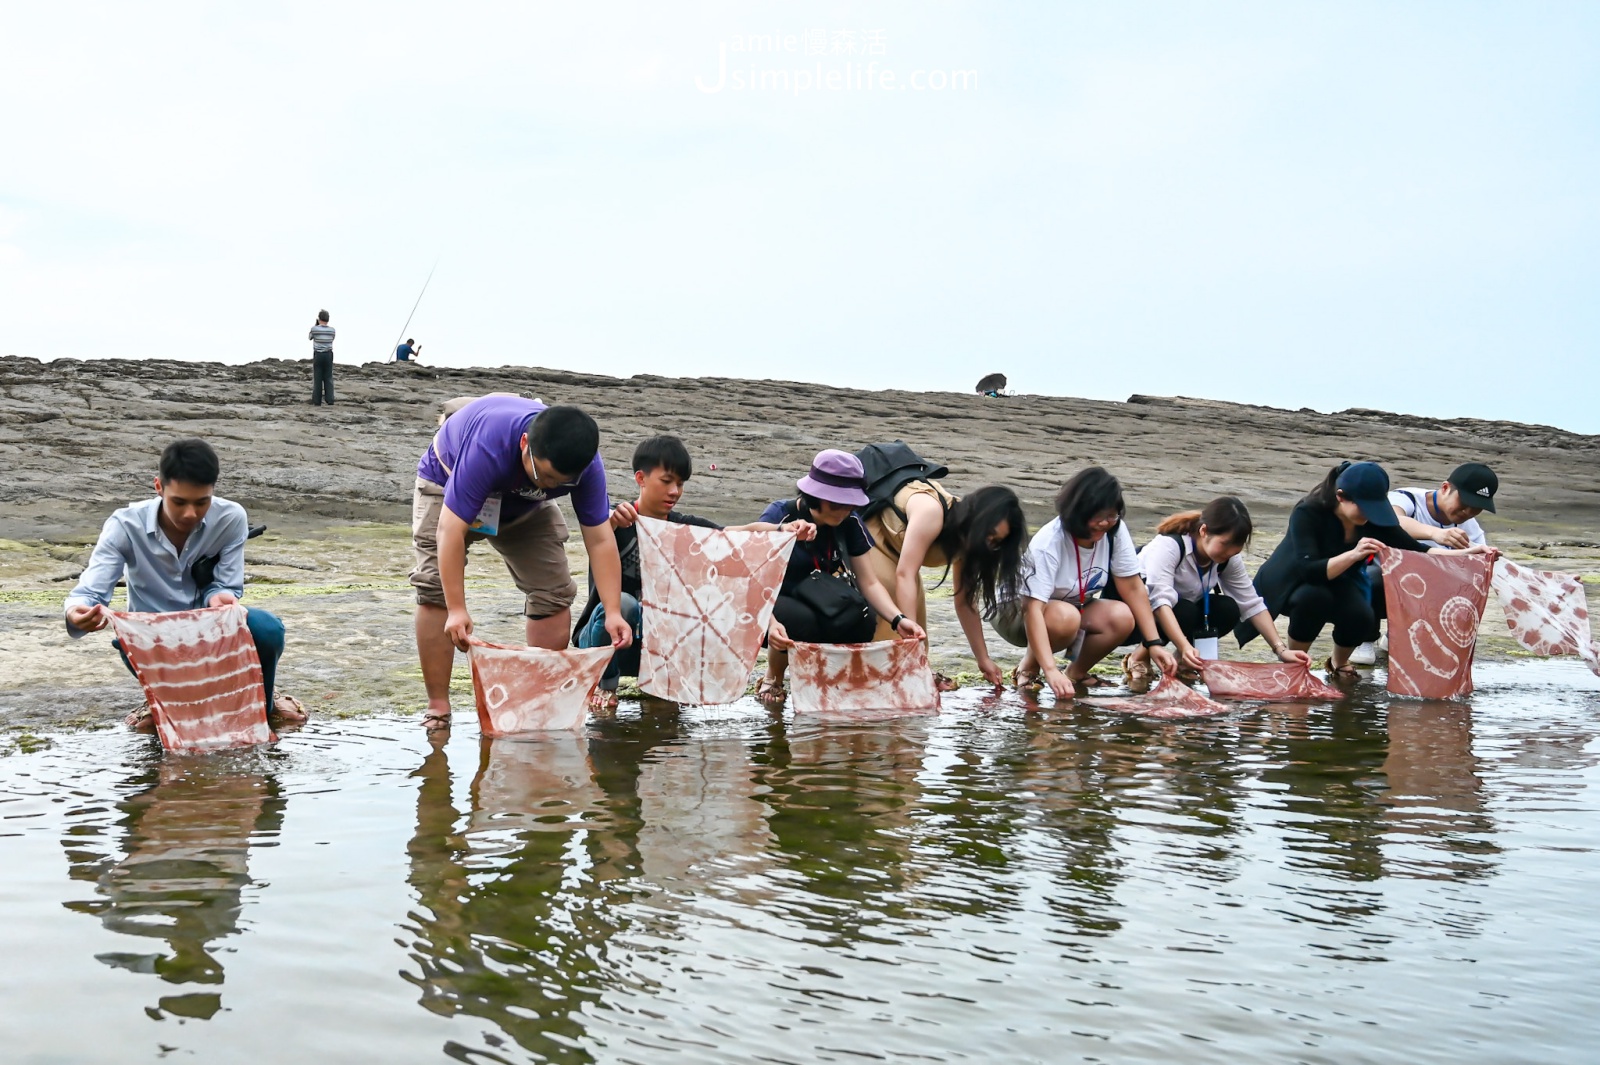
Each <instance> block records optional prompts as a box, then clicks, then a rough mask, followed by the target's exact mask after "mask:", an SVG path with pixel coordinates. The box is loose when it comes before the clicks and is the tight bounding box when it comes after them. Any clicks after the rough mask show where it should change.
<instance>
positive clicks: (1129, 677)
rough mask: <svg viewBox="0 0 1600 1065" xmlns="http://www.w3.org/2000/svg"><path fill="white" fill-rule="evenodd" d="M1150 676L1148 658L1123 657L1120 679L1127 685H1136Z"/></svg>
mask: <svg viewBox="0 0 1600 1065" xmlns="http://www.w3.org/2000/svg"><path fill="white" fill-rule="evenodd" d="M1150 674H1151V669H1150V660H1149V659H1148V658H1138V659H1136V658H1134V657H1133V656H1132V655H1126V656H1124V657H1123V659H1122V679H1123V680H1124V681H1126V682H1127V683H1129V684H1137V683H1139V682H1140V681H1146V680H1149V679H1150Z"/></svg>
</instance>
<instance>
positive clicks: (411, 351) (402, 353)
mask: <svg viewBox="0 0 1600 1065" xmlns="http://www.w3.org/2000/svg"><path fill="white" fill-rule="evenodd" d="M416 353H417V352H416V349H415V348H413V347H412V346H411V345H410V344H401V345H400V346H399V347H398V348H395V349H394V357H395V358H396V359H398V360H399V361H401V362H410V361H411V356H413V355H415V354H416Z"/></svg>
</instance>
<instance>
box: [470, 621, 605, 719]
mask: <svg viewBox="0 0 1600 1065" xmlns="http://www.w3.org/2000/svg"><path fill="white" fill-rule="evenodd" d="M470 642H471V644H472V650H471V653H470V655H469V656H468V657H469V659H470V661H471V663H472V694H473V696H474V698H476V699H477V703H478V727H479V728H480V729H482V730H483V734H484V735H485V736H514V735H516V734H517V733H519V732H550V731H559V730H572V729H579V728H582V727H583V723H584V720H585V718H586V717H587V715H588V712H589V693H590V692H592V691H594V689H595V687H596V686H597V685H599V683H600V674H602V673H604V672H605V671H606V664H607V663H609V662H610V661H611V656H612V654H613V653H614V652H613V650H612V648H611V647H609V646H605V647H590V648H571V649H569V650H565V651H549V650H546V649H545V648H543V647H511V646H508V645H506V644H500V643H486V642H484V641H483V640H478V639H472V640H471V641H470Z"/></svg>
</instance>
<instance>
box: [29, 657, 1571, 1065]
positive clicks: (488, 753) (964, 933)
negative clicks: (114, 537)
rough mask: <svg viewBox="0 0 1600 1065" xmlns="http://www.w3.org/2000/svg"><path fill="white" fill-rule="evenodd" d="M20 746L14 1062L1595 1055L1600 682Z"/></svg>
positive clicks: (645, 709)
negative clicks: (498, 733) (1174, 717)
mask: <svg viewBox="0 0 1600 1065" xmlns="http://www.w3.org/2000/svg"><path fill="white" fill-rule="evenodd" d="M1478 683H1479V687H1480V690H1479V691H1478V692H1477V693H1476V694H1475V695H1474V696H1473V697H1472V699H1471V701H1470V704H1469V705H1456V704H1445V703H1423V702H1414V701H1408V700H1399V699H1395V700H1391V699H1390V698H1389V697H1388V696H1387V695H1385V694H1384V693H1383V691H1382V688H1381V673H1380V674H1378V677H1377V679H1376V680H1372V679H1369V680H1367V681H1365V682H1363V684H1362V685H1361V686H1360V687H1359V688H1358V689H1357V692H1356V694H1355V696H1354V697H1353V698H1352V699H1350V700H1348V701H1347V702H1345V703H1341V704H1339V705H1336V706H1333V707H1328V706H1313V707H1281V706H1280V707H1254V708H1245V709H1242V710H1241V711H1240V712H1238V713H1236V714H1233V715H1229V716H1228V717H1226V718H1222V719H1216V720H1206V721H1190V722H1180V723H1167V722H1141V721H1137V720H1133V719H1130V718H1127V717H1123V716H1120V715H1113V714H1109V713H1105V712H1102V711H1097V710H1089V709H1086V708H1083V707H1064V708H1061V709H1057V708H1054V707H1053V706H1050V705H1049V704H1048V700H1047V701H1046V706H1045V707H1044V708H1043V710H1042V712H1041V711H1038V710H1035V711H1032V712H1030V711H1029V710H1028V709H1027V707H1026V705H1025V704H1024V702H1023V701H1022V700H1021V699H1020V698H1019V696H1017V694H1016V693H1014V692H1011V693H1007V694H1005V695H1003V696H997V695H995V694H994V693H992V692H990V691H988V690H987V689H984V690H967V691H962V692H958V693H955V694H953V695H949V696H946V706H945V709H944V711H943V712H942V713H940V714H938V715H935V716H915V717H901V718H896V719H892V720H879V721H817V720H813V719H805V718H799V719H797V718H796V717H795V716H794V715H793V714H784V715H775V714H772V713H769V712H768V711H767V710H765V709H764V708H762V707H760V706H758V705H756V704H754V703H751V702H746V703H741V704H738V705H735V706H733V707H728V708H720V709H701V708H689V709H684V710H681V711H680V710H678V709H677V708H674V707H671V706H670V705H667V704H657V703H646V704H645V705H643V706H642V707H641V706H640V705H638V704H630V703H627V702H625V703H624V705H623V707H622V709H621V710H620V711H619V712H618V714H617V715H616V717H615V718H606V719H602V720H596V721H594V722H592V723H591V725H590V727H589V728H588V730H587V732H586V733H585V734H584V735H582V736H562V737H551V738H546V739H540V740H534V741H513V740H497V741H486V740H481V739H480V738H479V736H478V735H477V728H476V723H475V721H473V720H472V719H471V718H470V716H469V715H467V714H463V713H458V715H457V718H456V729H455V735H454V736H453V737H452V738H451V739H450V741H449V743H448V744H447V745H445V746H444V747H442V748H439V749H434V748H433V747H432V746H430V744H429V743H428V741H427V740H426V739H425V738H424V736H423V734H422V731H421V729H420V728H418V727H417V726H416V725H415V724H413V723H411V722H402V721H398V720H394V719H390V718H368V719H362V720H356V721H342V722H326V723H319V724H316V725H314V726H312V727H310V728H308V729H306V730H304V731H302V732H299V733H295V734H289V735H286V736H285V737H284V738H283V739H282V741H281V742H280V743H278V744H277V745H276V746H274V747H271V748H268V749H262V750H255V751H245V752H232V753H224V754H218V755H211V756H205V757H192V758H188V757H175V756H167V755H164V754H163V753H162V752H161V750H160V749H159V747H158V746H157V745H156V743H155V741H154V740H153V739H150V738H148V737H142V736H135V735H133V734H130V733H127V732H125V731H123V730H121V729H112V730H107V731H102V732H92V733H62V734H58V735H55V736H54V737H52V739H53V744H52V746H50V747H49V748H48V749H46V750H42V751H37V752H35V753H31V754H16V755H13V756H11V757H7V758H0V956H3V957H4V958H5V963H4V965H0V1001H3V1002H4V1004H5V1006H4V1010H3V1013H0V1048H3V1050H0V1058H3V1059H4V1060H5V1061H8V1062H73V1063H77V1062H101V1061H104V1062H137V1061H153V1060H193V1061H203V1062H213V1061H256V1062H260V1061H341V1062H342V1061H384V1062H413V1061H414V1062H427V1061H447V1060H450V1059H455V1060H459V1061H466V1062H525V1061H556V1062H591V1061H593V1062H649V1063H655V1062H673V1061H681V1062H694V1063H699V1062H819V1061H848V1062H855V1061H907V1062H995V1061H1005V1062H1025V1061H1039V1062H1076V1061H1089V1062H1094V1061H1097V1062H1175V1061H1183V1062H1229V1063H1237V1062H1246V1063H1255V1062H1261V1063H1280V1062H1300V1061H1303V1062H1330V1063H1332V1062H1338V1063H1341V1065H1347V1063H1351V1062H1397V1063H1398V1062H1404V1063H1407V1065H1412V1063H1418V1062H1433V1061H1438V1062H1495V1063H1505V1062H1540V1063H1545V1062H1592V1061H1595V1060H1596V1057H1597V1055H1600V1050H1597V1049H1596V1048H1597V1047H1600V1010H1596V1008H1595V1005H1594V1002H1595V998H1596V992H1597V991H1600V976H1597V975H1596V960H1597V959H1600V916H1597V914H1596V912H1595V897H1596V896H1595V885H1596V884H1597V883H1600V854H1597V851H1596V847H1597V844H1600V827H1597V810H1600V793H1597V785H1600V769H1597V768H1596V767H1597V764H1600V682H1597V681H1596V680H1595V678H1594V677H1592V676H1591V675H1590V674H1588V673H1587V672H1586V671H1585V670H1584V669H1582V668H1581V667H1580V666H1577V665H1574V664H1572V663H1565V662H1563V663H1543V662H1540V663H1526V664H1522V663H1516V664H1481V665H1480V666H1479V670H1478Z"/></svg>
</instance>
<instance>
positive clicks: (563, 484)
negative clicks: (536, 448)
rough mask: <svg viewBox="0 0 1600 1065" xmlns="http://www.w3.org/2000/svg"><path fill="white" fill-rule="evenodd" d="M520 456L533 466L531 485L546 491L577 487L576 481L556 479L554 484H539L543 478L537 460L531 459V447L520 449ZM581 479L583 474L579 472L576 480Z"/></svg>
mask: <svg viewBox="0 0 1600 1065" xmlns="http://www.w3.org/2000/svg"><path fill="white" fill-rule="evenodd" d="M522 456H523V458H525V459H527V460H528V465H529V466H531V467H532V468H533V485H534V487H535V488H542V489H544V490H545V491H547V492H554V491H558V490H559V489H562V488H576V487H578V481H558V482H556V483H555V484H541V483H540V482H541V481H543V480H544V478H543V476H542V475H541V474H540V473H539V464H538V463H537V462H535V461H534V459H533V449H532V448H526V447H525V448H523V449H522ZM582 479H583V475H582V474H579V476H578V480H582Z"/></svg>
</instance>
